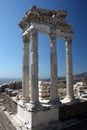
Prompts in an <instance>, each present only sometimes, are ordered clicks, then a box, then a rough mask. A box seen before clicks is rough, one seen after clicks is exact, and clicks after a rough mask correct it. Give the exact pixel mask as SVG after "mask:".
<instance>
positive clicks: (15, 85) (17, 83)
mask: <svg viewBox="0 0 87 130" xmlns="http://www.w3.org/2000/svg"><path fill="white" fill-rule="evenodd" d="M6 88H10V89H21V88H22V82H21V81H13V82H10V83H5V84H2V85H0V93H1V92H5V89H6Z"/></svg>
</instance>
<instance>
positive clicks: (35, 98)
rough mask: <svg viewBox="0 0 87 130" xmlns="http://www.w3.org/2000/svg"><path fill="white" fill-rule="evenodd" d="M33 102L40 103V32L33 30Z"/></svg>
mask: <svg viewBox="0 0 87 130" xmlns="http://www.w3.org/2000/svg"><path fill="white" fill-rule="evenodd" d="M30 64H31V74H30V76H31V101H30V102H31V103H32V104H35V105H37V104H38V102H39V101H38V99H39V97H38V95H39V94H38V32H37V30H36V29H32V30H31V63H30Z"/></svg>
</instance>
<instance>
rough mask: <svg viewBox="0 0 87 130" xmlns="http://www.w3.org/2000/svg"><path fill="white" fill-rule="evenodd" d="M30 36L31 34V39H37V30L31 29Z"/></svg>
mask: <svg viewBox="0 0 87 130" xmlns="http://www.w3.org/2000/svg"><path fill="white" fill-rule="evenodd" d="M30 34H31V37H37V35H38V30H37V29H35V28H33V29H31V32H30Z"/></svg>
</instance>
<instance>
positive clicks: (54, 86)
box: [50, 33, 58, 101]
mask: <svg viewBox="0 0 87 130" xmlns="http://www.w3.org/2000/svg"><path fill="white" fill-rule="evenodd" d="M50 65H51V79H50V80H51V86H50V92H51V93H50V94H51V101H56V100H58V82H57V52H56V33H51V34H50Z"/></svg>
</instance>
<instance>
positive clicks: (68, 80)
mask: <svg viewBox="0 0 87 130" xmlns="http://www.w3.org/2000/svg"><path fill="white" fill-rule="evenodd" d="M65 45H66V86H67V95H66V99H67V100H69V101H71V100H73V98H74V93H73V66H72V40H71V39H66V40H65Z"/></svg>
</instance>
